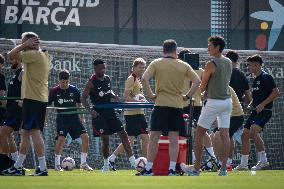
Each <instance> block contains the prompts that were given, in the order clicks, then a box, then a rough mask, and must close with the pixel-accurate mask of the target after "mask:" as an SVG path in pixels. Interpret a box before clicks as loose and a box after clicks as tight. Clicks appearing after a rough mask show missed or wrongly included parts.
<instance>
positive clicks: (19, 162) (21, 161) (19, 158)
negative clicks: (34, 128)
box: [14, 154, 26, 169]
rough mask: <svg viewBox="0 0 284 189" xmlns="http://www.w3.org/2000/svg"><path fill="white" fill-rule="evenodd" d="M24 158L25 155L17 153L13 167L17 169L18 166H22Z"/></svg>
mask: <svg viewBox="0 0 284 189" xmlns="http://www.w3.org/2000/svg"><path fill="white" fill-rule="evenodd" d="M25 159H26V155H24V154H19V157H18V159H17V161H16V163H15V164H14V167H15V168H17V169H18V168H20V167H23V163H24V161H25Z"/></svg>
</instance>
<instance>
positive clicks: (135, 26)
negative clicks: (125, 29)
mask: <svg viewBox="0 0 284 189" xmlns="http://www.w3.org/2000/svg"><path fill="white" fill-rule="evenodd" d="M132 24H133V26H132V36H133V45H137V44H138V35H137V34H138V23H137V0H133V4H132Z"/></svg>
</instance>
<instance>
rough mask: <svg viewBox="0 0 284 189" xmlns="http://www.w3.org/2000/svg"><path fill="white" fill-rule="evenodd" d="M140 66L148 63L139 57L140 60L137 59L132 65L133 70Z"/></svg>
mask: <svg viewBox="0 0 284 189" xmlns="http://www.w3.org/2000/svg"><path fill="white" fill-rule="evenodd" d="M139 64H146V61H145V60H144V59H143V58H141V57H139V58H136V59H135V60H134V61H133V64H132V68H134V67H136V66H138V65H139Z"/></svg>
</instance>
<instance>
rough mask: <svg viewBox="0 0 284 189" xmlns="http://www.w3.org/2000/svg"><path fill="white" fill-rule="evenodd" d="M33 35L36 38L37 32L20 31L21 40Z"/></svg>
mask: <svg viewBox="0 0 284 189" xmlns="http://www.w3.org/2000/svg"><path fill="white" fill-rule="evenodd" d="M33 37H37V38H38V34H36V33H35V32H24V33H22V40H23V39H30V38H33Z"/></svg>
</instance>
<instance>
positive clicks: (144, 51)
mask: <svg viewBox="0 0 284 189" xmlns="http://www.w3.org/2000/svg"><path fill="white" fill-rule="evenodd" d="M19 42H20V41H19V40H8V39H0V53H2V54H5V53H7V51H8V50H9V49H11V48H13V47H14V46H15V45H16V44H18V43H19ZM42 48H43V49H46V50H48V51H49V53H50V54H51V56H52V67H51V72H50V76H49V87H52V86H54V85H56V84H57V82H58V79H57V78H58V77H57V76H58V73H59V71H60V70H61V69H67V70H69V71H70V74H71V78H70V83H71V84H73V85H75V86H77V87H78V88H79V89H80V90H81V91H82V90H83V87H84V86H85V84H86V82H87V80H88V78H89V77H90V75H91V74H92V73H93V67H92V60H93V59H95V58H102V59H104V60H105V61H106V63H107V71H106V72H107V74H108V75H109V76H110V77H111V82H112V86H113V90H114V92H115V93H117V94H119V95H120V96H122V95H123V91H124V82H125V80H126V79H127V77H128V75H129V73H130V67H131V64H132V62H133V60H134V59H135V58H137V57H142V58H144V59H145V60H146V61H147V64H149V63H150V62H151V61H152V60H153V59H155V58H158V57H160V56H161V54H160V53H161V51H162V48H161V47H153V46H151V47H150V46H149V47H147V46H127V45H103V44H96V43H72V42H54V41H42ZM179 50H180V49H179ZM191 50H192V51H193V52H194V53H198V54H200V62H201V64H202V65H203V66H204V64H205V62H206V61H208V60H210V57H209V55H208V53H207V50H206V49H195V48H194V49H191ZM225 52H226V51H225ZM238 53H239V54H240V62H241V69H242V70H243V71H245V72H246V74H247V76H248V77H249V78H250V81H252V78H251V77H250V76H249V74H248V72H247V69H246V67H245V66H244V64H242V63H243V62H244V60H245V59H246V57H248V56H250V55H252V54H256V53H258V54H260V55H261V56H262V57H263V58H264V61H265V69H266V70H267V71H268V72H269V73H270V74H272V75H273V77H274V79H275V81H276V84H277V86H278V87H279V89H280V91H283V86H284V85H283V83H284V82H283V78H284V71H283V69H284V52H270V51H266V52H264V51H263V52H260V51H243V50H242V51H238ZM4 72H5V76H6V83H8V81H9V80H10V78H11V75H12V73H11V71H10V66H9V65H8V64H7V63H6V67H5V69H4ZM151 84H152V85H153V82H151ZM283 103H284V101H283V96H280V97H279V98H278V99H277V100H276V102H275V104H274V108H273V117H272V119H271V120H270V121H269V123H268V124H267V126H266V127H265V129H264V134H263V136H264V140H265V143H266V151H267V154H268V159H269V161H270V163H271V167H272V168H273V169H283V168H284V154H283V151H284V147H283V145H282V144H283V142H284V128H283V127H282V126H283V125H284V123H283V122H284V121H283V116H284V110H283V105H284V104H283ZM146 115H147V121H148V123H149V119H150V118H149V115H150V110H149V109H148V110H147V111H146ZM86 117H87V120H86V124H85V126H86V128H87V130H88V133H89V136H90V145H89V146H90V147H89V154H88V159H87V161H88V163H89V164H90V165H91V166H92V167H95V168H97V169H100V168H101V167H102V164H103V157H102V155H101V150H100V148H101V140H100V138H95V137H93V135H92V126H91V119H90V117H89V116H86ZM121 120H122V122H123V123H125V122H124V118H123V116H122V115H121ZM43 136H44V140H45V147H46V156H47V164H48V167H49V168H53V166H54V146H55V136H56V124H55V114H54V112H50V114H49V116H48V121H47V126H46V127H45V128H44V132H43ZM110 140H111V141H110V154H111V153H112V152H113V151H114V150H115V148H116V147H117V146H118V144H119V143H120V140H119V138H118V136H117V135H113V136H111V137H110ZM137 141H139V140H137ZM79 149H80V147H79V144H78V143H77V142H76V141H73V142H72V143H71V144H70V145H69V146H68V147H67V146H65V148H64V153H63V155H62V157H63V158H64V157H67V156H70V157H72V158H74V159H75V161H76V163H77V166H78V165H79V164H80V150H79ZM134 152H135V156H136V157H140V154H141V144H140V143H139V142H135V145H134ZM251 153H252V154H253V155H252V156H250V161H249V163H250V165H252V164H255V163H256V158H255V147H254V145H252V152H251ZM204 158H206V157H205V156H204ZM239 161H240V145H237V150H236V153H235V156H234V159H233V163H234V164H237V163H239ZM116 164H117V165H118V167H119V169H128V168H130V164H129V161H128V158H127V156H126V155H125V154H122V155H121V156H119V158H117V160H116ZM25 166H26V167H27V168H29V167H33V155H32V153H30V154H29V155H28V158H27V161H26V162H25Z"/></svg>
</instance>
